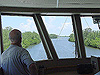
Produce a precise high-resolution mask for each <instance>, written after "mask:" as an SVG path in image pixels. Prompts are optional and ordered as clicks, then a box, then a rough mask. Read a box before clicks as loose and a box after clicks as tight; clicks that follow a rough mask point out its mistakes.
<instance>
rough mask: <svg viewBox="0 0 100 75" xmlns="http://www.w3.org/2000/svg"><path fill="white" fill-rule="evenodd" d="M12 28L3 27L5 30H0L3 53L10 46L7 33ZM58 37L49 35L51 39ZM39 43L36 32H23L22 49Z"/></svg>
mask: <svg viewBox="0 0 100 75" xmlns="http://www.w3.org/2000/svg"><path fill="white" fill-rule="evenodd" d="M12 29H13V28H12V27H10V26H9V27H5V29H2V32H3V46H4V51H5V50H6V49H7V48H8V47H9V46H10V41H9V32H10V31H11V30H12ZM57 37H58V35H56V34H50V38H51V39H55V38H57ZM40 42H41V39H40V36H39V34H38V33H36V32H34V31H33V32H30V31H27V32H23V33H22V43H21V44H22V47H23V48H27V47H29V46H30V45H37V44H39V43H40Z"/></svg>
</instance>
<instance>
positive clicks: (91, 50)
mask: <svg viewBox="0 0 100 75" xmlns="http://www.w3.org/2000/svg"><path fill="white" fill-rule="evenodd" d="M81 21H82V28H83V37H84V44H85V49H86V56H87V57H91V56H100V31H99V28H98V25H97V24H94V23H93V18H92V17H81Z"/></svg>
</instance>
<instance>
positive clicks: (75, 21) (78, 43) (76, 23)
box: [72, 14, 86, 58]
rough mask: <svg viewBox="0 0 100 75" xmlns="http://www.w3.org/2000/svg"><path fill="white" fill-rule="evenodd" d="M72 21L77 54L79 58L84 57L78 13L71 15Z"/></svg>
mask: <svg viewBox="0 0 100 75" xmlns="http://www.w3.org/2000/svg"><path fill="white" fill-rule="evenodd" d="M72 22H73V28H74V33H75V40H76V42H75V43H76V46H77V48H78V51H79V52H78V53H79V56H80V58H86V53H85V46H84V40H83V35H82V34H83V33H82V26H81V19H80V15H78V14H76V15H72Z"/></svg>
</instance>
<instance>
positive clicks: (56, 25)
mask: <svg viewBox="0 0 100 75" xmlns="http://www.w3.org/2000/svg"><path fill="white" fill-rule="evenodd" d="M42 18H43V21H44V24H45V26H46V28H47V31H48V33H49V35H50V38H51V40H52V43H53V45H54V48H55V50H56V52H57V54H58V57H59V58H75V43H74V42H70V41H75V40H73V39H71V40H70V41H68V40H69V36H70V35H71V34H72V37H71V38H74V35H73V28H72V21H71V17H68V16H42Z"/></svg>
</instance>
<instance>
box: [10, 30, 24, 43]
mask: <svg viewBox="0 0 100 75" xmlns="http://www.w3.org/2000/svg"><path fill="white" fill-rule="evenodd" d="M21 35H22V34H21V31H19V30H17V29H14V30H12V31H11V32H10V33H9V39H10V41H11V43H21Z"/></svg>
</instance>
